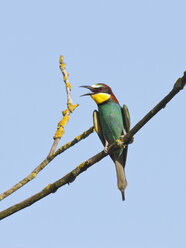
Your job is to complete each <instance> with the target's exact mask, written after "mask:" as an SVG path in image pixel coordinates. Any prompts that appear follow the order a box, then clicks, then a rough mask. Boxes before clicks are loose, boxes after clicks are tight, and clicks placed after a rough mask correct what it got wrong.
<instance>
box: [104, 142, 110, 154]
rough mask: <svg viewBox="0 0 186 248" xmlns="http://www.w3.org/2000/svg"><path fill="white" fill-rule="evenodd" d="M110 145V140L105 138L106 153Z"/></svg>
mask: <svg viewBox="0 0 186 248" xmlns="http://www.w3.org/2000/svg"><path fill="white" fill-rule="evenodd" d="M108 147H109V143H108V140H107V139H105V147H104V152H105V153H108Z"/></svg>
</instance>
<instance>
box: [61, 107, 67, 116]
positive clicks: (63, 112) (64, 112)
mask: <svg viewBox="0 0 186 248" xmlns="http://www.w3.org/2000/svg"><path fill="white" fill-rule="evenodd" d="M62 114H63V116H65V115H67V114H69V109H68V108H67V109H65V110H63V111H62Z"/></svg>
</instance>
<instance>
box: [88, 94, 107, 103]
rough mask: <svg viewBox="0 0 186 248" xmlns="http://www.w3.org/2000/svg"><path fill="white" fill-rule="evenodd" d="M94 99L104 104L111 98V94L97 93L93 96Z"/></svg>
mask: <svg viewBox="0 0 186 248" xmlns="http://www.w3.org/2000/svg"><path fill="white" fill-rule="evenodd" d="M91 97H92V99H93V100H94V101H95V102H96V103H97V104H100V103H103V102H105V101H107V100H108V99H109V98H110V94H107V93H97V94H95V95H91Z"/></svg>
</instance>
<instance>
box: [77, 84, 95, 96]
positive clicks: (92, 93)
mask: <svg viewBox="0 0 186 248" xmlns="http://www.w3.org/2000/svg"><path fill="white" fill-rule="evenodd" d="M80 87H82V88H86V89H89V90H91V91H92V92H90V93H87V94H84V95H81V96H91V95H94V91H95V89H94V88H93V87H92V86H87V85H83V86H80Z"/></svg>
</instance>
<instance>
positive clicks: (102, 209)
mask: <svg viewBox="0 0 186 248" xmlns="http://www.w3.org/2000/svg"><path fill="white" fill-rule="evenodd" d="M185 9H186V2H185V1H184V0H183V1H179V0H178V1H170V0H169V1H166V0H165V1H160V0H157V1H150V0H142V1H137V0H136V1H125V0H123V1H122V0H120V1H119V0H116V1H109V0H107V1H106V0H105V1H103V0H99V1H98V0H94V1H85V0H84V1H83V0H79V1H75V0H74V1H72V0H69V1H63V0H61V1H55V0H54V1H46V0H45V1H42V0H41V1H35V0H33V1H20V0H17V1H3V2H2V3H1V8H0V25H1V40H0V44H1V45H0V55H1V56H0V106H1V121H0V137H1V149H0V166H1V174H0V191H1V192H3V191H4V190H6V189H8V188H9V187H11V186H12V185H13V184H15V183H17V182H18V181H19V180H20V179H22V178H24V177H25V176H26V175H28V173H30V172H31V171H32V170H33V169H34V168H35V167H36V166H37V165H38V164H39V163H40V162H41V161H42V160H43V159H44V158H45V157H46V155H47V154H48V152H49V150H50V147H51V144H52V142H53V139H52V137H53V135H54V133H55V130H56V126H57V123H58V121H59V120H60V119H61V111H62V110H64V109H65V108H66V92H65V87H64V83H63V79H62V75H61V72H60V70H59V68H58V61H59V56H60V55H61V54H63V55H64V57H65V62H66V64H67V71H68V72H69V73H70V77H69V79H70V82H71V83H72V98H73V102H74V103H79V108H78V109H77V111H75V112H74V113H73V115H71V118H70V122H69V124H68V125H67V126H66V128H65V130H66V132H65V135H64V137H63V139H62V140H61V142H60V145H62V144H64V143H65V142H67V141H70V140H71V139H73V138H74V137H75V136H76V135H78V134H80V133H82V132H83V131H84V130H86V129H88V128H89V127H90V126H92V112H93V110H94V109H95V108H96V105H95V103H94V102H93V101H92V100H91V99H90V98H88V97H87V98H80V97H79V96H80V95H81V94H83V93H85V90H83V89H81V88H79V86H80V85H84V84H88V85H92V84H93V83H99V82H103V83H106V84H108V85H110V86H111V88H112V89H113V92H114V93H115V95H116V96H117V98H118V100H119V101H120V103H121V104H124V103H125V104H127V106H128V108H129V110H130V113H131V119H132V126H133V125H134V124H136V123H137V122H138V121H139V120H140V119H141V118H142V117H143V116H144V115H145V114H146V113H147V112H148V111H149V110H150V109H151V108H152V107H153V106H154V105H155V104H157V103H158V102H159V101H160V100H161V99H162V98H163V97H164V96H165V95H166V94H167V93H168V92H169V91H170V90H171V88H172V86H173V84H174V82H175V81H176V79H177V78H178V77H180V76H182V75H183V71H184V70H186V48H185V47H186V32H185ZM185 103H186V101H185V90H183V91H182V92H181V93H179V94H178V95H177V96H176V97H175V98H174V99H173V100H172V101H171V102H170V103H169V104H168V105H167V106H166V108H165V109H164V110H162V111H161V112H160V113H159V114H158V115H156V116H155V117H154V118H153V119H152V120H151V121H150V122H149V123H148V124H147V125H146V126H145V127H144V128H143V129H142V130H141V131H140V132H139V133H137V134H136V136H135V142H134V143H133V144H132V145H130V147H129V152H128V159H127V165H126V175H127V180H128V187H127V190H126V201H125V202H122V201H121V195H120V192H119V191H118V189H117V186H116V175H115V168H114V164H113V162H112V161H111V159H110V158H109V157H107V158H105V159H104V160H102V161H100V162H99V163H98V164H95V165H94V166H93V167H91V168H90V169H89V170H87V171H86V172H85V173H83V174H81V175H80V176H79V177H78V178H77V179H76V180H75V181H74V182H73V183H72V184H70V186H65V187H63V188H61V189H59V190H58V191H57V192H56V193H55V194H52V195H50V196H48V197H46V198H44V199H43V200H41V201H39V202H37V203H36V204H34V205H33V206H31V207H29V208H26V209H24V210H22V211H20V212H18V213H16V214H14V215H12V216H10V217H8V218H6V219H4V220H3V221H1V223H0V232H1V247H3V248H24V247H27V248H33V247H35V248H37V247H45V248H51V247H63V246H64V247H70V248H71V247H77V248H79V247H81V248H82V247H90V248H92V247H107V248H111V247H115V246H118V247H119V246H120V247H121V246H122V247H127V248H133V247H138V248H149V247H150V248H154V247H158V248H161V247H169V248H171V247H179V248H182V247H186V236H185V230H186V211H185V209H186V158H185V140H186V134H185V127H186V115H185ZM102 149H103V148H102V144H101V142H100V140H99V139H98V137H97V135H96V134H95V133H94V134H92V135H91V136H90V137H89V138H87V139H86V140H84V141H82V142H81V143H79V144H78V145H76V146H75V147H73V148H72V149H70V150H68V151H67V152H65V153H64V154H62V155H61V156H59V157H57V158H56V159H55V160H54V161H53V162H52V163H51V164H50V165H48V167H47V168H46V169H44V170H43V171H42V172H41V173H40V174H39V175H38V177H37V178H36V179H35V180H33V181H32V182H30V183H29V184H27V185H26V186H25V187H23V188H22V189H20V190H19V191H17V192H16V193H15V194H13V195H12V196H10V197H8V198H6V199H5V200H4V201H2V202H0V209H1V210H3V209H5V208H7V207H9V206H11V205H13V204H15V203H17V202H20V201H22V200H24V199H25V198H27V197H29V196H31V195H32V194H35V193H36V192H38V191H40V190H41V189H42V188H43V187H45V186H46V185H48V184H49V183H52V182H54V181H56V180H57V179H59V178H61V177H62V176H63V175H65V174H66V173H67V172H69V171H70V170H72V169H73V168H75V167H76V166H77V165H78V164H80V163H81V162H83V161H85V160H86V159H88V158H89V157H91V156H93V155H94V154H96V153H97V152H99V151H101V150H102Z"/></svg>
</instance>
